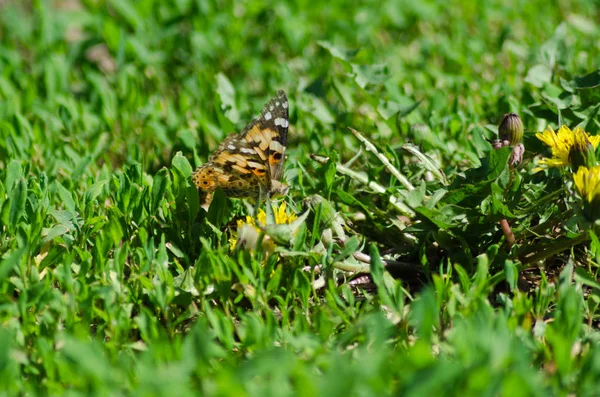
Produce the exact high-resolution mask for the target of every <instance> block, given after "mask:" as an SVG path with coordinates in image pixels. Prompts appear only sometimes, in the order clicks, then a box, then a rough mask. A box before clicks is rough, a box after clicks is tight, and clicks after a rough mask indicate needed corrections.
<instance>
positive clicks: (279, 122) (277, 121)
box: [275, 117, 290, 128]
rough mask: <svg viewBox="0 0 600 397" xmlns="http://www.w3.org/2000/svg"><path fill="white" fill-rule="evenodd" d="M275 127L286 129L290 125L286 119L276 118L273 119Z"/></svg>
mask: <svg viewBox="0 0 600 397" xmlns="http://www.w3.org/2000/svg"><path fill="white" fill-rule="evenodd" d="M275 125H278V126H280V127H283V128H287V127H288V126H289V125H290V123H289V122H288V121H287V120H286V119H284V118H281V117H277V118H276V119H275Z"/></svg>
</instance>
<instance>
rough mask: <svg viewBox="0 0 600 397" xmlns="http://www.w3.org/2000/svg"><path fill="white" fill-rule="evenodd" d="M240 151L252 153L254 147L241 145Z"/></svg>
mask: <svg viewBox="0 0 600 397" xmlns="http://www.w3.org/2000/svg"><path fill="white" fill-rule="evenodd" d="M240 152H242V153H247V154H253V153H254V149H250V148H247V147H243V148H241V149H240Z"/></svg>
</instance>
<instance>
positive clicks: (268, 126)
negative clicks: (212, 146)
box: [192, 91, 289, 197]
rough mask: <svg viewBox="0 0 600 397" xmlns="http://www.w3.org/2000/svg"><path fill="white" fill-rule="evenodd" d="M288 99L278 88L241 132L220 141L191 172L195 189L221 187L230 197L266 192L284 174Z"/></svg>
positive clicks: (206, 189) (251, 195) (254, 195)
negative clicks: (205, 159)
mask: <svg viewBox="0 0 600 397" xmlns="http://www.w3.org/2000/svg"><path fill="white" fill-rule="evenodd" d="M287 109H288V102H287V97H286V95H285V92H283V91H279V92H278V93H277V95H276V96H275V97H274V98H273V99H271V100H270V101H269V102H268V103H267V104H266V105H265V106H264V107H263V109H262V110H261V112H260V115H259V116H258V117H257V118H255V119H254V120H252V121H251V122H250V123H249V124H248V125H247V126H246V127H245V128H244V129H243V130H242V132H241V133H239V134H237V135H231V136H229V137H228V138H227V139H225V141H223V142H222V143H221V144H220V145H219V147H218V149H217V150H216V151H215V153H214V154H213V155H212V156H211V157H210V158H209V161H208V162H207V163H206V164H204V165H203V166H201V167H199V168H198V169H197V170H196V171H195V172H194V174H193V175H192V181H193V182H194V184H195V185H196V187H197V188H199V189H201V190H204V191H207V192H212V191H214V190H216V189H217V187H219V186H220V187H221V188H222V189H223V191H224V192H225V194H226V195H228V196H230V197H257V196H259V194H260V192H261V190H262V191H266V192H269V191H270V189H271V185H272V183H271V181H272V179H274V180H277V181H278V180H279V178H280V177H281V174H282V173H283V156H284V154H285V145H286V144H287V130H288V126H289V121H288V110H287Z"/></svg>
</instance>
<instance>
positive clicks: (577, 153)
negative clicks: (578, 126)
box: [569, 130, 596, 171]
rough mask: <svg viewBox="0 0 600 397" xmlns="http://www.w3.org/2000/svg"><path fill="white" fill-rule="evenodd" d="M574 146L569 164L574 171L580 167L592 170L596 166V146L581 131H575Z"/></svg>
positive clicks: (570, 151)
mask: <svg viewBox="0 0 600 397" xmlns="http://www.w3.org/2000/svg"><path fill="white" fill-rule="evenodd" d="M574 132H575V134H574V136H573V139H574V140H573V146H571V149H570V150H569V163H570V164H571V168H572V169H573V171H577V170H578V169H579V167H588V168H591V167H593V166H595V165H596V150H595V148H594V145H592V143H591V142H590V140H589V139H588V138H587V136H586V134H585V133H583V132H581V130H575V131H574Z"/></svg>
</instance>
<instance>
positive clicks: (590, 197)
mask: <svg viewBox="0 0 600 397" xmlns="http://www.w3.org/2000/svg"><path fill="white" fill-rule="evenodd" d="M573 181H574V183H575V188H576V189H577V191H578V192H579V195H580V196H581V198H582V199H583V209H584V213H585V215H586V216H587V217H588V218H589V219H590V220H591V221H594V220H596V219H598V218H599V215H600V166H595V167H591V168H586V167H579V170H577V172H576V173H575V175H573Z"/></svg>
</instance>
